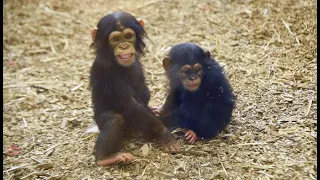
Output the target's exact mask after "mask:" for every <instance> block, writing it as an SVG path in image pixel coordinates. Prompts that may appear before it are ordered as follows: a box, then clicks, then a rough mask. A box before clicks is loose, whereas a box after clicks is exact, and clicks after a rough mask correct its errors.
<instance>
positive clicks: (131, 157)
mask: <svg viewBox="0 0 320 180" xmlns="http://www.w3.org/2000/svg"><path fill="white" fill-rule="evenodd" d="M123 157H124V158H125V159H126V161H133V159H134V157H133V156H132V155H131V154H130V153H124V154H123Z"/></svg>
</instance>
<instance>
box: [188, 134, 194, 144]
mask: <svg viewBox="0 0 320 180" xmlns="http://www.w3.org/2000/svg"><path fill="white" fill-rule="evenodd" d="M195 141H196V136H192V138H191V139H190V140H189V143H190V144H193V143H194V142H195Z"/></svg>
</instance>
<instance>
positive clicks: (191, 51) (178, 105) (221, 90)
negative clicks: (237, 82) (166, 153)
mask: <svg viewBox="0 0 320 180" xmlns="http://www.w3.org/2000/svg"><path fill="white" fill-rule="evenodd" d="M169 58H170V63H169V67H168V69H167V71H166V73H167V77H168V78H169V80H170V88H171V89H170V91H169V95H168V97H167V100H166V103H165V104H164V106H163V110H162V112H160V117H161V119H162V120H163V121H164V123H165V125H166V126H169V127H176V126H178V127H181V128H186V129H191V130H193V131H194V132H195V133H196V134H197V136H198V137H201V138H213V137H215V136H216V135H217V134H218V133H219V132H220V131H221V130H223V129H224V128H225V127H226V126H227V125H228V124H229V122H230V120H231V116H232V111H233V108H234V96H233V93H232V90H231V87H230V84H229V82H228V80H227V79H226V77H225V74H224V71H223V69H222V67H221V66H220V65H219V64H218V63H217V62H216V61H215V60H214V59H213V58H212V57H210V53H208V52H207V53H205V52H204V50H203V49H202V48H200V47H199V46H197V45H195V44H193V43H182V44H178V45H176V46H174V47H173V48H172V49H171V51H170V52H169ZM196 63H200V64H201V65H202V67H203V78H202V81H201V85H200V87H199V88H198V90H196V91H195V92H190V91H188V90H186V89H185V88H184V87H183V85H182V83H181V81H180V76H179V73H180V68H181V67H182V66H183V65H185V64H189V65H193V64H196Z"/></svg>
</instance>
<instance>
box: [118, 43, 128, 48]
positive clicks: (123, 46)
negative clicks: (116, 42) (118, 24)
mask: <svg viewBox="0 0 320 180" xmlns="http://www.w3.org/2000/svg"><path fill="white" fill-rule="evenodd" d="M120 48H121V49H127V48H128V44H127V43H123V44H120Z"/></svg>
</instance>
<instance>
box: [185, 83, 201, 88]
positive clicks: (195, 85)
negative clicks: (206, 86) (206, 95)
mask: <svg viewBox="0 0 320 180" xmlns="http://www.w3.org/2000/svg"><path fill="white" fill-rule="evenodd" d="M199 84H200V83H192V84H188V85H187V86H188V87H197V86H199Z"/></svg>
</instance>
